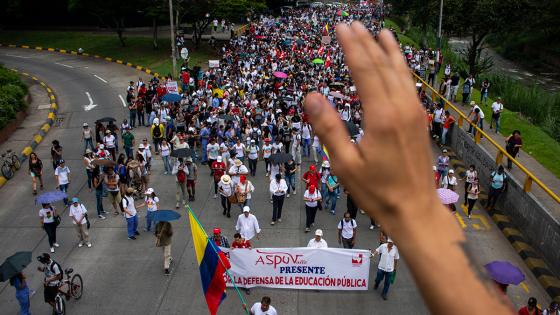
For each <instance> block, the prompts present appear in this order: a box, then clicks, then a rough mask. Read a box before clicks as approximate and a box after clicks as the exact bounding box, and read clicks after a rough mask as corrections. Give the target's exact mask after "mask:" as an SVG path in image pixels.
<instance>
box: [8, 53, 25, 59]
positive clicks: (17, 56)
mask: <svg viewBox="0 0 560 315" xmlns="http://www.w3.org/2000/svg"><path fill="white" fill-rule="evenodd" d="M6 56H8V57H16V58H23V59H29V58H31V57H28V56H19V55H11V54H6Z"/></svg>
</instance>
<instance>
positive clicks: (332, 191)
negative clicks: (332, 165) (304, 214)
mask: <svg viewBox="0 0 560 315" xmlns="http://www.w3.org/2000/svg"><path fill="white" fill-rule="evenodd" d="M325 183H326V185H327V190H326V193H327V195H326V197H325V209H327V210H330V213H331V214H332V215H335V214H336V200H337V199H338V193H337V190H338V187H339V183H338V178H337V177H336V176H335V175H334V173H333V172H332V171H331V172H329V174H328V175H327V179H326V182H325Z"/></svg>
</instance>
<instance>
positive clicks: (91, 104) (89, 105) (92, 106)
mask: <svg viewBox="0 0 560 315" xmlns="http://www.w3.org/2000/svg"><path fill="white" fill-rule="evenodd" d="M86 96H87V97H88V99H89V104H88V105H84V110H85V111H86V112H88V111H90V110H92V109H94V108H95V107H97V104H93V99H92V98H91V95H90V94H89V92H86Z"/></svg>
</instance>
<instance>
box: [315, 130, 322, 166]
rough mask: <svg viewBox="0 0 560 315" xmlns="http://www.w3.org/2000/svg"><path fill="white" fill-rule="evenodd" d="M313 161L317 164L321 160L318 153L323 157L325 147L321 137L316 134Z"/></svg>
mask: <svg viewBox="0 0 560 315" xmlns="http://www.w3.org/2000/svg"><path fill="white" fill-rule="evenodd" d="M312 146H313V161H314V162H315V164H317V163H318V162H319V160H318V159H317V155H319V157H320V158H323V149H322V148H321V141H320V140H319V137H317V136H314V137H313V144H312Z"/></svg>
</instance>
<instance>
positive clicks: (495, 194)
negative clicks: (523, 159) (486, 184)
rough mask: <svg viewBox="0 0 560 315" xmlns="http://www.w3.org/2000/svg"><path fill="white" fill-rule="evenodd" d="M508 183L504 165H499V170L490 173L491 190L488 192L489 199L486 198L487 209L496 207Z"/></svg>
mask: <svg viewBox="0 0 560 315" xmlns="http://www.w3.org/2000/svg"><path fill="white" fill-rule="evenodd" d="M506 185H507V176H506V174H505V172H504V167H503V166H502V165H500V166H498V170H497V171H494V172H492V173H491V174H490V191H489V192H488V200H486V207H485V209H486V210H492V209H494V206H495V205H496V202H497V201H498V198H499V197H500V195H501V194H502V192H504V191H505V189H506V187H507V186H506Z"/></svg>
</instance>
